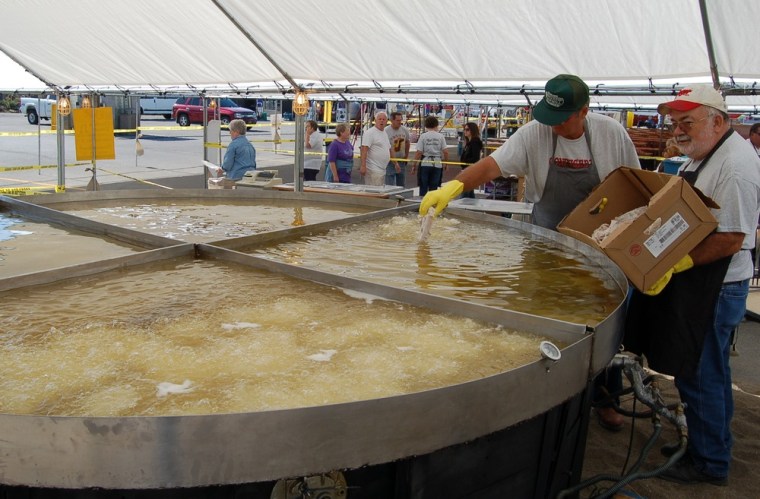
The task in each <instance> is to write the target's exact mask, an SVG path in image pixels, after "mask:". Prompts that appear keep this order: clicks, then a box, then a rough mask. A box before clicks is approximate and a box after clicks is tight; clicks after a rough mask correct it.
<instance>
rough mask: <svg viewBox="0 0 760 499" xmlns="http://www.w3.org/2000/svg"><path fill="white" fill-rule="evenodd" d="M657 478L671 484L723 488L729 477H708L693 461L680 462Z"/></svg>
mask: <svg viewBox="0 0 760 499" xmlns="http://www.w3.org/2000/svg"><path fill="white" fill-rule="evenodd" d="M657 477H658V478H662V479H663V480H667V481H669V482H676V483H682V484H686V485H690V484H695V483H709V484H711V485H718V486H721V487H725V486H726V485H728V477H725V476H712V475H708V474H707V473H703V472H702V471H699V470H698V469H697V468H696V467H695V466H694V463H692V461H691V459H681V460H679V461H678V462H677V463H675V464H674V465H673V466H671V467H670V468H668V469H666V470H665V471H663V472H662V473H660V474H659V475H657Z"/></svg>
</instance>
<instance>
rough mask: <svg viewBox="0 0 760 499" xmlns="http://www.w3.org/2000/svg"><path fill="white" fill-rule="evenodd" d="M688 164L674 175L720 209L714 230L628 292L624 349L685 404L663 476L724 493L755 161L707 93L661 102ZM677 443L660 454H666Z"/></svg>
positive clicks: (692, 91)
mask: <svg viewBox="0 0 760 499" xmlns="http://www.w3.org/2000/svg"><path fill="white" fill-rule="evenodd" d="M658 111H659V112H660V114H663V115H666V114H669V115H670V117H671V122H672V125H673V136H674V137H675V139H676V142H677V144H678V148H679V149H680V150H681V152H682V153H683V154H685V155H686V156H688V157H689V160H687V161H686V162H684V165H683V166H681V169H680V171H679V175H681V176H682V177H684V178H685V179H686V180H687V181H688V182H689V183H691V184H692V185H694V186H695V187H697V188H698V189H699V190H700V191H702V192H703V193H704V194H706V195H707V196H709V197H711V198H712V199H713V200H714V201H716V202H717V203H718V204H719V205H720V209H716V210H713V212H714V214H715V216H716V218H717V219H718V228H717V229H716V231H715V232H713V233H712V234H710V235H709V236H708V237H707V238H705V239H704V240H703V241H702V242H701V243H700V244H699V245H698V246H697V247H696V248H694V249H693V250H692V251H691V252H690V253H689V254H688V255H686V256H685V257H684V258H683V259H682V260H681V261H680V262H678V264H676V266H675V267H674V268H673V269H671V271H669V272H668V273H667V274H666V275H665V276H664V277H663V278H662V279H661V280H660V282H658V283H656V284H655V285H654V286H653V287H652V289H650V290H649V291H647V293H640V292H638V291H634V292H633V294H632V296H631V300H630V304H629V308H628V316H627V323H626V336H625V340H624V343H625V345H626V347H627V348H628V350H630V351H632V352H635V353H643V354H644V355H645V356H646V358H647V362H648V363H649V365H650V367H652V368H653V369H655V370H657V371H659V372H662V373H665V374H672V375H673V376H674V377H675V384H676V388H678V392H679V395H680V396H681V400H682V401H683V402H685V403H686V422H687V425H688V432H689V434H688V449H687V451H686V453H685V454H684V456H683V458H681V459H680V460H679V461H678V462H677V463H676V464H675V465H674V466H673V467H671V468H670V469H667V470H665V472H664V473H663V474H661V475H660V477H661V478H664V479H667V480H671V481H675V482H679V483H711V484H714V485H726V484H727V483H728V471H729V465H730V462H731V446H732V436H731V428H730V426H731V418H732V417H733V410H734V407H733V397H732V393H731V370H730V367H729V348H730V338H731V333H732V331H733V330H734V329H735V328H736V327H737V326H738V325H739V322H741V320H742V318H743V317H744V312H745V306H746V299H747V293H748V291H749V279H750V278H751V277H752V275H753V272H754V270H753V262H752V258H751V256H750V249H752V248H753V247H754V242H755V241H754V237H755V229H756V226H757V219H758V213H760V159H758V158H757V156H756V155H754V154H753V152H752V149H751V148H749V147H747V144H746V143H745V142H744V140H743V139H742V137H741V136H740V135H739V134H738V133H736V132H734V131H733V129H731V126H730V122H729V117H728V114H727V108H726V103H725V101H724V100H723V97H722V95H721V94H720V93H719V92H718V91H717V90H715V89H713V88H712V87H710V86H707V85H695V86H692V87H690V88H686V89H683V90H681V91H680V92H679V93H678V95H677V96H676V98H675V100H673V101H670V102H666V103H664V104H660V106H659V107H658ZM677 450H679V447H678V445H668V446H665V447H663V448H662V452H663V454H665V455H672V454H674V453H675V452H676V451H677Z"/></svg>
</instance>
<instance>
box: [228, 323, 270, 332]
mask: <svg viewBox="0 0 760 499" xmlns="http://www.w3.org/2000/svg"><path fill="white" fill-rule="evenodd" d="M259 327H261V324H256V323H255V322H233V323H231V324H222V329H224V330H225V331H233V330H235V329H256V328H259Z"/></svg>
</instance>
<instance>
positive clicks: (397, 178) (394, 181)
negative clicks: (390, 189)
mask: <svg viewBox="0 0 760 499" xmlns="http://www.w3.org/2000/svg"><path fill="white" fill-rule="evenodd" d="M399 166H400V167H401V172H400V173H396V165H395V164H394V163H393V161H391V162H389V163H388V166H386V167H385V185H395V186H397V187H404V182H405V181H406V178H404V165H403V163H399Z"/></svg>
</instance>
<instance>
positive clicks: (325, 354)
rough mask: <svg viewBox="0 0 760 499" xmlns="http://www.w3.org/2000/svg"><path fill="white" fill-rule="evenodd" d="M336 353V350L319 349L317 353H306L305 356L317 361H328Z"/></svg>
mask: <svg viewBox="0 0 760 499" xmlns="http://www.w3.org/2000/svg"><path fill="white" fill-rule="evenodd" d="M336 353H338V351H337V350H320V351H319V353H315V354H313V355H307V356H306V358H307V359H309V360H315V361H317V362H329V361H330V360H331V359H332V358H333V355H335V354H336Z"/></svg>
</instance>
